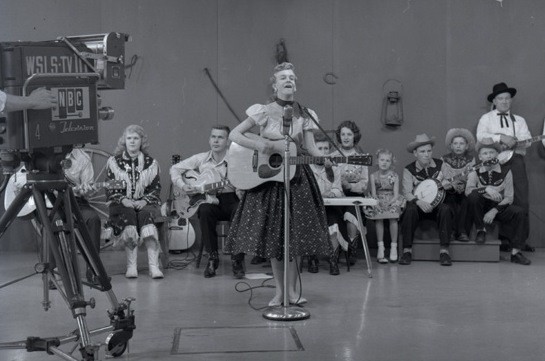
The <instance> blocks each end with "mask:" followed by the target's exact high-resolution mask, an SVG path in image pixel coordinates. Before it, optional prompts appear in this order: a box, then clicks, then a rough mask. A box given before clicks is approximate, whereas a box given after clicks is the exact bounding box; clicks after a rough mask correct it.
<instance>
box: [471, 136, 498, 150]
mask: <svg viewBox="0 0 545 361" xmlns="http://www.w3.org/2000/svg"><path fill="white" fill-rule="evenodd" d="M483 148H492V149H496V150H497V151H498V153H499V152H501V151H502V148H501V144H500V143H498V142H495V141H494V140H493V139H492V138H483V139H481V141H480V142H477V145H476V146H475V150H476V151H477V153H479V152H480V151H481V149H483Z"/></svg>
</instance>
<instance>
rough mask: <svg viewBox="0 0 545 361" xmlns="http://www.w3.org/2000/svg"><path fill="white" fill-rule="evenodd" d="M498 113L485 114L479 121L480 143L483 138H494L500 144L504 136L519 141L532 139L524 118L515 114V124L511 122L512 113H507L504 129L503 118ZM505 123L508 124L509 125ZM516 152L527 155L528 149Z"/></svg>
mask: <svg viewBox="0 0 545 361" xmlns="http://www.w3.org/2000/svg"><path fill="white" fill-rule="evenodd" d="M498 113H499V111H498V110H497V109H494V110H492V111H490V112H488V113H486V114H483V116H482V117H481V119H479V124H478V125H477V140H478V141H481V140H482V139H483V138H492V140H494V141H495V142H498V143H499V141H500V136H501V135H502V134H504V135H509V136H511V137H515V138H517V140H519V141H520V140H525V139H530V138H532V134H530V130H528V125H527V124H526V120H524V118H523V117H521V116H519V115H514V114H513V116H514V117H515V122H514V123H513V121H512V120H511V112H507V116H506V117H505V119H504V126H503V127H502V122H501V117H500V116H499V115H498ZM505 122H507V125H506V124H505ZM529 146H530V145H529V144H528V146H527V147H529ZM515 152H516V153H518V154H522V155H525V154H526V149H525V148H522V149H516V150H515Z"/></svg>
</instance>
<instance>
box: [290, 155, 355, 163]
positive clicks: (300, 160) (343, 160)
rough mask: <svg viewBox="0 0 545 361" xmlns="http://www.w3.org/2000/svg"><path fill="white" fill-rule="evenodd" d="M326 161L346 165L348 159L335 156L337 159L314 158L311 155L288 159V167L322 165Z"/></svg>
mask: <svg viewBox="0 0 545 361" xmlns="http://www.w3.org/2000/svg"><path fill="white" fill-rule="evenodd" d="M326 159H329V160H331V161H332V162H334V163H348V157H343V156H337V157H315V156H312V155H298V156H296V157H290V159H289V163H290V165H297V164H316V163H323V162H324V161H325V160H326Z"/></svg>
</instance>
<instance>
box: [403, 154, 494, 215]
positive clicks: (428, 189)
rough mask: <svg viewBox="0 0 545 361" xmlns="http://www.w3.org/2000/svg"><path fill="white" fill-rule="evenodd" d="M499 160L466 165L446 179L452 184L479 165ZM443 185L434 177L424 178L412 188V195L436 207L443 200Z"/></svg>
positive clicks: (444, 193)
mask: <svg viewBox="0 0 545 361" xmlns="http://www.w3.org/2000/svg"><path fill="white" fill-rule="evenodd" d="M498 162H499V161H498V159H497V158H494V159H491V160H487V161H486V162H480V163H477V164H475V165H474V166H472V167H466V168H465V169H464V170H463V172H461V173H459V174H457V175H455V176H453V177H451V178H448V179H447V183H446V184H445V185H448V184H452V183H454V182H456V181H459V180H461V179H463V178H465V177H466V176H467V175H468V174H469V173H470V172H472V171H474V170H477V169H478V168H480V167H483V166H490V165H494V164H497V163H498ZM445 185H443V184H442V183H441V182H440V181H438V180H437V179H435V178H430V179H425V180H423V181H422V182H420V183H419V184H418V185H417V186H416V188H415V189H414V192H413V194H414V196H415V197H416V198H417V199H418V200H422V201H424V202H427V203H429V204H430V205H431V206H432V207H433V208H435V207H437V206H438V205H439V204H441V202H443V201H444V200H445V195H446V192H445V188H444V187H445Z"/></svg>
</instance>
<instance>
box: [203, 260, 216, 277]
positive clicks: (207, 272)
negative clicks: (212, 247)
mask: <svg viewBox="0 0 545 361" xmlns="http://www.w3.org/2000/svg"><path fill="white" fill-rule="evenodd" d="M214 263H215V260H213V259H209V260H208V263H207V264H206V268H205V269H204V278H211V277H214V276H215V275H216V268H217V267H216V266H215V265H214Z"/></svg>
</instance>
